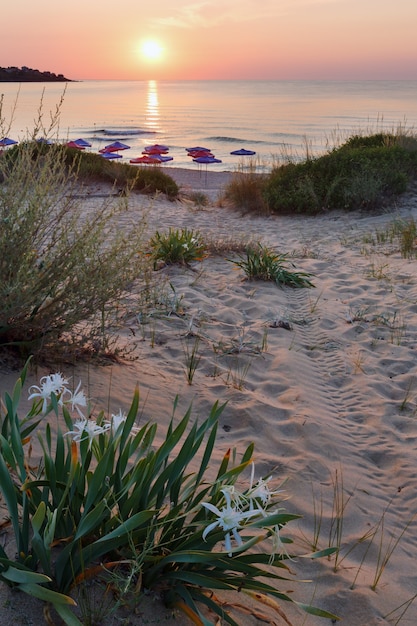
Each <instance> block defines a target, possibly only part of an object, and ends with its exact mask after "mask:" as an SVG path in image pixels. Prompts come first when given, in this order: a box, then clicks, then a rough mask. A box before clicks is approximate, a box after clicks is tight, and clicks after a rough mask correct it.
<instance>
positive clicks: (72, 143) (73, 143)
mask: <svg viewBox="0 0 417 626" xmlns="http://www.w3.org/2000/svg"><path fill="white" fill-rule="evenodd" d="M65 145H66V146H67V148H76V149H77V150H85V146H80V145H79V144H78V143H77V142H76V141H68V142H67V143H66V144H65Z"/></svg>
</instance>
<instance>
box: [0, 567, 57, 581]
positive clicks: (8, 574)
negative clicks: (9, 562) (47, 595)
mask: <svg viewBox="0 0 417 626" xmlns="http://www.w3.org/2000/svg"><path fill="white" fill-rule="evenodd" d="M2 577H3V578H6V580H10V582H12V583H19V584H37V583H50V582H51V579H50V578H49V576H45V574H39V573H38V572H32V571H31V570H26V569H20V568H17V567H9V568H8V569H7V570H6V571H5V572H2Z"/></svg>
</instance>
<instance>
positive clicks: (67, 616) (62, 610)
mask: <svg viewBox="0 0 417 626" xmlns="http://www.w3.org/2000/svg"><path fill="white" fill-rule="evenodd" d="M54 608H55V610H56V612H57V613H58V615H59V616H60V617H61V618H62V619H63V620H64V622H65V624H67V626H83V624H82V623H81V622H80V620H79V619H78V617H77V616H76V615H74V613H73V612H72V611H71V609H70V608H69V607H68V606H67V605H66V604H55V605H54Z"/></svg>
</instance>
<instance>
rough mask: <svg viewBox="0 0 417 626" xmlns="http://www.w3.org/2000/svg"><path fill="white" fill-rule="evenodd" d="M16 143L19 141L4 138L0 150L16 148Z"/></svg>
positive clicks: (0, 143) (1, 140)
mask: <svg viewBox="0 0 417 626" xmlns="http://www.w3.org/2000/svg"><path fill="white" fill-rule="evenodd" d="M16 143H17V141H15V140H14V139H9V138H8V137H3V139H0V148H7V146H14V144H16Z"/></svg>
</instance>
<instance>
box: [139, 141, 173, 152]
mask: <svg viewBox="0 0 417 626" xmlns="http://www.w3.org/2000/svg"><path fill="white" fill-rule="evenodd" d="M145 152H146V153H147V154H164V153H166V152H169V148H168V146H164V145H162V144H160V143H154V144H153V145H152V146H146V147H145V150H144V152H142V154H144V153H145Z"/></svg>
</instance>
